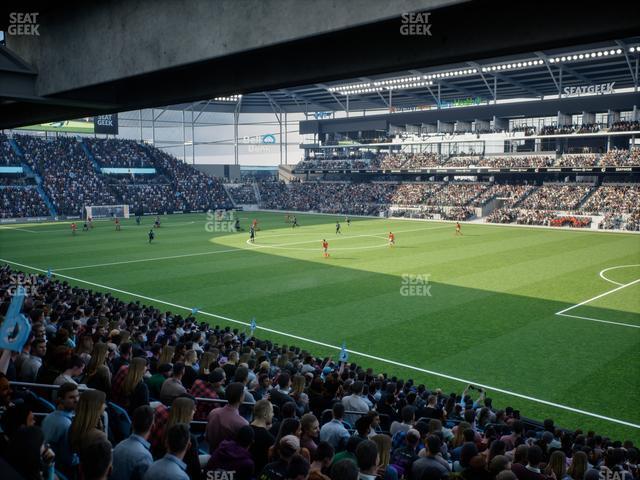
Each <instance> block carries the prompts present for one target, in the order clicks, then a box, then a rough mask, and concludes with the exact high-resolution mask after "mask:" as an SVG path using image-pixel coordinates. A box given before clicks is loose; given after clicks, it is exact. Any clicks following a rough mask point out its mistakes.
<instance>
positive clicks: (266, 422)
mask: <svg viewBox="0 0 640 480" xmlns="http://www.w3.org/2000/svg"><path fill="white" fill-rule="evenodd" d="M272 421H273V405H272V404H271V402H270V401H269V400H265V399H263V400H258V401H257V402H256V404H255V405H254V406H253V421H252V422H251V428H252V429H253V438H254V440H253V444H251V447H250V448H249V452H250V453H251V457H252V458H253V461H254V463H255V466H256V472H261V471H262V469H263V468H264V466H265V465H266V464H267V463H268V462H269V448H271V447H272V446H273V444H274V442H275V437H274V436H273V435H271V433H269V429H270V428H271V423H272Z"/></svg>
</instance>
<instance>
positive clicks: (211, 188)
mask: <svg viewBox="0 0 640 480" xmlns="http://www.w3.org/2000/svg"><path fill="white" fill-rule="evenodd" d="M14 139H15V141H16V143H17V145H18V147H19V149H20V151H21V153H22V155H17V154H16V153H15V151H13V149H12V148H11V145H10V144H9V142H8V141H7V140H6V138H5V139H4V141H3V139H2V138H0V152H2V154H3V155H4V157H3V160H4V161H7V162H11V163H13V164H17V165H19V164H21V163H25V164H26V165H28V166H29V167H30V168H32V169H33V171H34V172H36V173H37V174H39V175H40V177H41V178H42V186H43V188H44V191H45V193H46V195H47V196H48V197H49V199H50V200H51V202H52V204H53V206H54V208H55V209H56V212H57V213H58V214H61V215H81V214H82V213H83V207H84V206H87V205H114V204H125V203H126V204H130V207H131V208H132V209H133V210H134V211H136V212H144V213H165V212H173V211H194V210H200V211H204V210H208V209H215V208H225V207H229V206H230V205H231V202H230V200H229V198H228V196H227V195H226V193H225V190H224V188H223V187H222V183H221V182H220V181H219V180H217V179H214V178H210V177H208V176H206V175H205V174H203V173H202V172H199V171H198V170H196V169H195V168H193V167H191V166H189V165H187V164H185V163H184V162H181V161H179V160H178V159H176V158H175V157H172V156H171V155H168V154H167V153H165V152H162V151H160V150H158V149H156V148H153V147H150V146H147V145H143V144H139V143H137V142H134V141H131V140H113V139H107V140H103V139H92V138H84V139H82V140H78V139H76V138H73V137H56V138H54V139H45V138H41V137H36V136H33V135H15V136H14ZM81 142H83V143H84V144H85V146H86V148H87V149H88V151H89V152H90V155H91V156H92V157H93V159H95V161H96V163H97V168H96V167H95V166H94V164H93V163H92V162H91V157H90V156H89V155H88V154H87V152H86V151H85V149H84V148H83V145H82V143H81ZM6 152H10V154H7V153H6ZM102 167H122V168H135V167H155V168H156V170H157V172H158V173H157V174H156V175H133V174H131V175H126V176H117V177H116V176H110V175H104V174H102V173H100V170H99V169H100V168H102ZM34 192H35V191H34ZM36 194H37V193H33V195H36ZM30 195H31V194H30ZM38 204H39V202H38ZM23 210H24V209H22V208H17V205H16V208H9V209H8V210H6V209H5V208H4V207H3V210H2V211H1V212H0V215H3V216H14V217H15V216H19V214H20V213H22V212H23Z"/></svg>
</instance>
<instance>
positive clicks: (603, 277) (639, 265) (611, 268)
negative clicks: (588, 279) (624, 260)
mask: <svg viewBox="0 0 640 480" xmlns="http://www.w3.org/2000/svg"><path fill="white" fill-rule="evenodd" d="M629 267H640V264H635V265H618V266H617V267H609V268H605V269H604V270H602V271H601V272H600V273H599V275H600V278H602V279H603V280H606V281H607V282H609V283H613V284H614V285H622V283H620V282H615V281H613V280H611V279H610V278H607V277H605V276H604V274H605V272H608V271H609V270H616V269H618V268H629Z"/></svg>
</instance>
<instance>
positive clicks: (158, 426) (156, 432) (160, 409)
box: [147, 402, 169, 452]
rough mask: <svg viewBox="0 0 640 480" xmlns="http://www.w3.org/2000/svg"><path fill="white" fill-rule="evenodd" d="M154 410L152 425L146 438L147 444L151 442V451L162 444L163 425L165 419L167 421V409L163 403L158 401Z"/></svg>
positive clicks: (165, 423) (164, 424) (165, 422)
mask: <svg viewBox="0 0 640 480" xmlns="http://www.w3.org/2000/svg"><path fill="white" fill-rule="evenodd" d="M154 410H155V415H154V417H153V425H152V426H151V431H150V432H149V438H148V439H147V441H148V442H149V444H151V448H150V450H151V452H154V451H157V449H158V448H159V447H162V446H163V445H164V430H165V428H164V427H165V426H166V425H167V421H169V409H168V408H167V407H166V406H165V405H164V404H162V403H160V402H158V405H157V406H156V407H155V408H154Z"/></svg>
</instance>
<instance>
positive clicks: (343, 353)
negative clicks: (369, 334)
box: [338, 342, 349, 362]
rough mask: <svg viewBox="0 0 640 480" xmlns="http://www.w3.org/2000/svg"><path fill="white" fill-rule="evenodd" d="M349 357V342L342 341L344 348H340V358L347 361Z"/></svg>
mask: <svg viewBox="0 0 640 480" xmlns="http://www.w3.org/2000/svg"><path fill="white" fill-rule="evenodd" d="M348 359H349V352H347V342H342V348H341V349H340V355H339V356H338V360H340V361H341V362H346V361H347V360H348Z"/></svg>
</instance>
